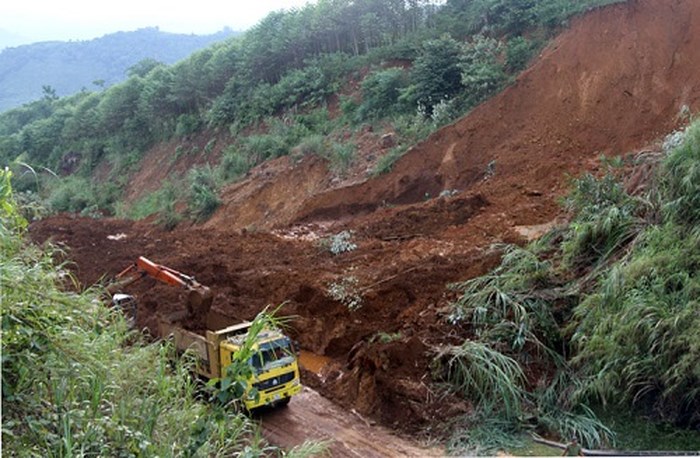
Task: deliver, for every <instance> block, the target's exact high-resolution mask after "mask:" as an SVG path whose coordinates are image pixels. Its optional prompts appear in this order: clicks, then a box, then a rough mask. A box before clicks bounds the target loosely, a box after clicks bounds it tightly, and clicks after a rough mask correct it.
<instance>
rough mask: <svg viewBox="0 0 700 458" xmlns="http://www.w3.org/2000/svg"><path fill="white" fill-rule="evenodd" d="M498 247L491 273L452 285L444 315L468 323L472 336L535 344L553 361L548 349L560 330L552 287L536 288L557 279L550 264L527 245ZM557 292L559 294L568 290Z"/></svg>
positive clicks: (513, 345) (517, 346)
mask: <svg viewBox="0 0 700 458" xmlns="http://www.w3.org/2000/svg"><path fill="white" fill-rule="evenodd" d="M503 250H504V252H505V254H504V255H503V258H502V261H501V265H500V266H499V267H497V268H496V269H495V270H494V271H492V272H491V273H490V274H488V275H485V276H482V277H477V278H474V279H471V280H468V281H466V282H463V283H458V284H454V285H451V288H452V289H454V290H457V291H459V292H460V294H461V296H460V297H459V299H457V301H455V302H454V303H453V304H452V307H453V308H452V313H451V314H450V316H449V320H450V321H451V322H452V323H455V324H457V323H461V322H467V323H470V324H471V325H472V326H473V327H474V332H475V333H476V336H478V337H480V338H481V339H483V340H484V341H486V342H494V343H495V342H500V343H502V344H507V345H508V346H510V349H511V351H522V350H524V349H525V348H526V345H527V346H534V347H535V348H537V349H538V350H539V351H538V353H540V354H541V355H542V356H546V355H549V356H550V357H553V358H554V360H555V362H557V363H558V362H559V361H558V357H557V355H556V352H554V351H553V349H554V348H558V346H559V343H560V336H559V330H558V326H557V323H556V321H555V319H554V317H553V315H552V311H551V309H550V307H549V300H551V299H552V298H553V297H555V296H554V294H552V293H554V292H552V293H550V294H549V295H543V294H541V292H540V291H538V288H544V287H551V286H553V284H554V282H555V281H556V280H555V278H554V273H553V272H552V266H551V264H550V263H549V262H547V261H543V260H541V259H540V258H539V257H538V255H537V254H535V253H534V252H533V251H530V250H528V249H523V248H519V247H516V246H506V247H504V248H503ZM557 294H558V296H559V298H560V299H565V298H566V295H567V293H566V292H564V291H560V292H558V293H557Z"/></svg>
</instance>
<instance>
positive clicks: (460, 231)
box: [31, 0, 700, 437]
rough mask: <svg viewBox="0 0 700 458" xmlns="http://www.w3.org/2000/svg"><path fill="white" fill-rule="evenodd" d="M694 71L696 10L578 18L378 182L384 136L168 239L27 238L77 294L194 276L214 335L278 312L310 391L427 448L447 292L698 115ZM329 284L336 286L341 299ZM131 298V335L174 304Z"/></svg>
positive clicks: (442, 404)
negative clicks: (612, 167)
mask: <svg viewBox="0 0 700 458" xmlns="http://www.w3.org/2000/svg"><path fill="white" fill-rule="evenodd" d="M698 75H700V2H698V1H696V0H633V1H629V2H628V3H625V4H620V5H615V6H611V7H607V8H602V9H597V10H594V11H591V12H589V13H587V14H586V15H584V16H583V17H581V18H578V19H575V20H573V21H572V23H571V25H570V27H569V28H568V29H567V30H566V31H564V32H563V33H562V34H561V35H560V36H559V37H558V38H557V39H556V40H555V41H554V42H552V43H551V44H550V46H548V47H547V48H546V49H545V50H544V51H543V52H542V53H541V55H540V56H539V58H537V59H536V60H535V62H533V63H532V65H531V67H530V68H529V69H528V70H526V71H525V72H524V73H523V74H521V76H520V77H519V78H518V79H517V80H516V81H515V82H514V83H513V84H512V85H511V86H510V87H508V88H507V89H506V90H505V91H503V92H502V93H501V94H500V95H498V96H496V97H495V98H493V99H491V100H490V101H488V102H487V103H484V104H483V105H481V106H479V107H478V108H476V109H475V110H473V111H472V112H471V113H470V114H469V115H468V116H466V117H464V118H462V119H460V120H458V121H457V122H455V123H453V124H452V125H449V126H447V127H445V128H443V129H441V130H440V131H438V132H436V133H435V134H433V135H432V136H430V137H429V138H428V139H426V140H425V141H424V142H422V143H420V144H418V145H416V146H415V147H414V148H413V149H412V150H410V151H409V152H408V153H407V154H406V155H405V156H404V157H403V158H401V159H400V160H399V161H398V162H397V163H396V164H395V165H394V168H393V170H392V171H391V172H390V173H388V174H384V175H381V176H378V177H370V176H368V174H367V173H365V172H364V170H366V163H367V162H368V161H371V160H372V157H373V156H374V155H377V154H379V153H378V151H381V150H382V148H381V142H380V141H379V137H380V135H381V133H379V132H378V133H374V134H372V133H368V138H369V140H367V141H368V144H369V145H370V146H371V151H370V149H369V148H368V150H367V151H363V152H361V154H362V159H361V160H360V162H362V161H364V162H362V163H363V165H362V167H356V168H354V169H353V171H352V173H350V174H348V175H345V176H343V177H340V178H339V177H337V176H336V175H335V174H334V172H333V171H332V170H330V169H329V165H328V164H327V163H326V162H325V161H324V160H323V159H320V158H318V157H315V156H304V157H300V156H295V155H292V156H289V157H286V158H281V159H277V160H275V161H273V162H269V163H266V164H263V165H262V166H260V167H258V168H256V169H254V170H253V171H251V173H249V174H248V176H246V177H245V178H244V179H243V180H242V181H240V182H238V183H236V184H233V185H230V186H229V187H228V188H227V189H225V190H224V192H223V194H222V199H223V202H224V203H223V205H222V206H221V207H220V208H219V210H218V211H217V213H216V214H215V215H214V216H213V217H212V218H211V219H210V220H209V221H208V222H206V223H204V224H201V225H193V226H188V227H178V228H176V229H175V230H173V231H170V232H168V231H165V230H163V229H161V228H159V227H157V226H155V225H153V224H151V223H150V222H148V221H139V222H134V221H125V220H116V219H109V218H105V219H97V220H95V219H87V218H80V217H76V216H72V215H58V216H54V217H50V218H48V219H45V220H42V221H39V222H36V223H34V224H33V225H32V226H31V236H32V238H33V239H34V240H36V241H38V242H43V241H45V240H49V239H51V240H53V241H54V242H60V243H62V244H65V245H66V246H67V247H68V248H69V250H68V257H69V258H70V259H71V260H72V261H74V264H73V265H72V269H73V270H74V271H75V273H76V275H77V278H78V279H79V281H80V282H81V284H82V285H84V286H88V285H92V284H94V283H96V282H99V281H100V280H102V279H105V278H109V277H113V276H114V275H115V274H117V273H118V272H120V271H121V270H122V269H123V268H125V267H127V266H128V265H129V264H131V263H133V262H134V261H135V259H136V258H137V257H138V256H146V257H148V258H149V259H151V260H153V261H155V262H158V263H161V264H164V265H167V266H169V267H172V268H174V269H177V270H180V271H182V272H185V273H188V274H192V275H194V276H195V277H196V278H197V280H198V281H199V282H201V283H202V284H205V285H208V286H209V287H210V288H211V289H212V291H213V292H214V294H215V297H214V302H213V310H214V311H215V312H216V317H215V321H216V322H217V323H225V322H233V321H238V320H242V319H252V318H253V317H254V316H255V315H256V314H257V313H258V312H260V311H261V310H262V309H264V308H265V307H266V306H268V305H271V306H273V307H274V306H276V305H278V304H283V305H282V307H281V310H280V311H279V312H278V313H279V314H281V315H289V316H292V317H293V319H292V321H291V322H290V329H289V334H291V335H292V337H294V338H295V339H296V340H298V341H299V342H300V344H301V347H302V348H303V349H304V350H305V351H306V352H308V353H309V354H311V355H317V356H319V357H323V359H322V360H323V364H319V365H313V364H308V366H313V367H307V369H306V370H305V371H304V373H303V382H304V383H305V384H306V385H308V386H310V387H313V388H314V389H316V390H318V391H319V392H320V393H321V394H322V395H323V396H325V397H326V398H328V399H330V400H332V401H333V402H334V403H336V404H338V405H340V406H342V407H343V408H345V410H346V411H352V410H354V411H355V412H357V413H358V415H361V416H362V417H363V418H367V419H370V420H371V421H373V422H377V423H379V424H382V425H385V426H387V427H390V428H393V429H395V430H399V431H402V432H405V433H411V434H421V435H422V436H423V437H425V436H430V435H431V434H432V433H433V431H435V428H438V425H440V424H442V422H443V421H444V420H445V419H448V418H450V417H453V416H455V415H458V414H460V413H462V412H466V411H468V409H469V405H468V403H467V402H465V401H462V400H460V399H459V398H456V397H455V396H451V395H447V394H444V393H443V392H442V391H441V390H440V389H439V388H438V387H437V385H436V384H435V383H434V382H433V381H432V379H431V375H430V363H431V360H432V356H433V355H434V353H435V350H436V349H437V348H439V346H441V345H445V344H448V343H455V342H458V339H459V337H460V335H459V333H458V332H457V331H456V330H455V329H453V328H452V327H451V326H450V325H449V324H448V323H447V322H446V321H445V319H444V313H443V312H444V310H445V308H446V307H447V306H448V305H449V303H450V300H451V299H453V297H452V296H451V293H450V292H449V290H448V289H447V288H446V285H447V284H449V283H451V282H456V281H461V280H466V279H469V278H472V277H474V276H477V275H480V274H484V273H486V272H487V271H488V270H489V269H490V268H492V267H494V266H495V265H496V264H497V263H498V261H499V252H498V250H497V249H495V248H493V245H494V244H497V243H502V242H506V243H525V242H526V241H527V240H528V239H531V238H533V237H537V236H538V235H539V234H541V233H542V232H543V231H545V230H547V228H549V227H551V226H552V225H554V224H558V223H559V222H561V221H564V220H565V219H566V215H565V214H564V212H563V210H562V208H561V206H560V205H559V203H558V201H559V199H560V198H561V197H562V196H563V195H564V194H565V193H566V192H567V190H568V185H569V179H570V177H572V176H579V175H580V174H582V173H584V172H587V171H590V172H593V173H595V172H596V171H598V169H599V158H600V156H601V155H607V156H615V155H627V154H634V153H638V152H640V151H642V150H645V149H647V148H653V147H654V144H655V142H657V141H658V139H660V138H663V137H664V136H665V135H666V134H668V133H670V132H672V131H673V130H674V129H676V128H677V127H679V126H681V125H684V124H685V123H687V121H688V114H689V113H696V112H697V111H698V110H699V109H700V78H698ZM371 138H375V141H374V143H372V141H371ZM163 154H165V151H164V149H163V147H161V148H160V149H154V150H153V151H152V152H151V153H150V156H149V157H147V158H146V161H145V162H144V166H143V168H142V169H141V171H139V172H138V173H137V174H136V176H135V177H134V178H133V180H132V187H133V190H132V191H130V192H131V193H132V194H133V195H136V194H138V193H139V192H144V190H145V191H148V187H147V186H142V184H143V183H154V182H158V181H159V180H162V179H164V178H165V177H166V175H165V174H166V173H168V171H169V170H168V167H160V166H159V163H160V162H162V155H163ZM169 154H172V151H170V152H169ZM159 158H160V159H159ZM176 166H177V165H176ZM179 167H181V168H182V167H184V166H183V165H182V163H180V165H179ZM139 189H141V190H140V191H139ZM341 231H350V233H351V234H352V235H351V239H350V241H351V242H353V243H356V244H357V248H356V249H354V250H351V251H347V252H342V253H339V254H337V255H334V254H333V253H331V251H330V250H329V249H328V246H327V244H326V245H325V246H324V243H323V242H324V240H325V241H327V240H328V237H330V236H333V235H335V234H338V233H340V232H341ZM333 287H335V288H338V287H344V288H345V297H346V301H345V303H343V301H340V300H336V299H334V298H333V297H331V294H330V290H331V289H332V288H333ZM128 292H130V293H132V294H135V295H137V296H138V298H139V300H140V306H139V307H140V309H139V312H138V317H139V318H138V320H139V325H140V326H143V327H148V328H150V329H153V330H155V329H156V326H155V316H156V314H157V313H167V312H168V311H171V310H176V309H179V308H181V307H182V306H183V304H184V296H183V295H182V294H181V292H180V291H178V290H175V289H173V288H169V287H167V286H163V285H159V284H156V283H155V282H154V281H152V280H148V279H146V280H143V281H142V282H140V283H137V284H134V285H132V286H131V287H129V289H128ZM209 319H210V323H209V325H210V326H212V325H213V323H212V322H211V320H214V318H211V317H210V318H209ZM202 323H204V318H203V321H202ZM204 325H205V324H200V326H204ZM462 337H463V336H462ZM302 362H303V361H302ZM293 405H294V403H293Z"/></svg>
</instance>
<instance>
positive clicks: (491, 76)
mask: <svg viewBox="0 0 700 458" xmlns="http://www.w3.org/2000/svg"><path fill="white" fill-rule="evenodd" d="M500 54H501V43H500V42H498V41H497V40H495V39H494V38H487V37H485V36H483V35H475V36H474V37H473V38H472V41H471V42H469V43H467V44H466V45H465V46H464V48H463V51H462V55H461V58H460V63H459V68H460V69H461V81H462V85H463V86H464V91H465V94H466V95H465V98H466V100H467V103H468V105H469V106H474V105H477V104H478V103H480V102H481V101H483V100H485V99H487V98H488V97H490V96H491V95H493V94H494V93H495V92H497V91H498V90H500V89H501V87H502V85H503V83H504V82H505V79H506V75H505V73H504V72H503V67H502V65H501V63H500V62H499V61H498V58H499V56H500Z"/></svg>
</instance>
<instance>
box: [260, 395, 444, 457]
mask: <svg viewBox="0 0 700 458" xmlns="http://www.w3.org/2000/svg"><path fill="white" fill-rule="evenodd" d="M260 419H261V421H262V427H263V434H264V435H265V437H266V438H267V439H268V440H269V441H270V442H272V443H273V444H275V445H279V446H282V447H285V448H291V447H294V446H296V445H300V444H302V443H303V442H304V441H306V440H319V441H328V451H329V454H328V456H333V457H363V458H365V457H385V456H388V457H392V456H396V457H399V456H400V457H404V456H414V457H417V456H443V455H444V454H445V453H444V452H443V451H441V450H440V449H437V448H425V447H421V446H420V445H418V444H414V443H411V442H410V441H408V440H406V439H403V438H400V437H398V436H396V435H394V434H392V433H391V431H389V430H388V429H386V428H383V427H381V426H378V425H373V424H372V423H370V421H368V420H366V419H364V418H362V417H360V416H359V415H358V414H355V413H353V412H346V411H344V410H342V409H341V408H339V407H337V406H336V405H335V404H333V403H332V402H331V401H329V400H327V399H325V398H324V397H322V396H321V395H319V394H318V393H316V392H315V391H313V390H312V389H310V388H307V387H304V390H303V391H302V393H301V394H299V395H297V396H295V397H294V398H293V399H292V402H291V403H290V404H289V406H287V407H286V408H279V409H274V410H269V411H264V412H261V414H260Z"/></svg>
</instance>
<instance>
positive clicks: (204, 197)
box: [187, 165, 221, 221]
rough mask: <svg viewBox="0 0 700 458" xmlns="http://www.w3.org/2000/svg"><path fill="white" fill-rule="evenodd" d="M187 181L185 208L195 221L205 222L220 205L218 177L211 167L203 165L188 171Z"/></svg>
mask: <svg viewBox="0 0 700 458" xmlns="http://www.w3.org/2000/svg"><path fill="white" fill-rule="evenodd" d="M187 181H188V183H189V195H188V199H187V208H188V210H189V212H190V215H192V217H193V218H194V219H195V220H197V221H203V220H206V219H207V218H209V217H210V216H211V215H212V214H213V213H214V212H215V211H216V209H217V208H219V205H221V199H220V198H219V186H220V183H219V177H218V176H217V174H216V171H215V170H214V169H213V168H212V167H211V166H209V165H205V166H203V167H198V168H194V169H192V170H190V172H189V173H188V174H187Z"/></svg>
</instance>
